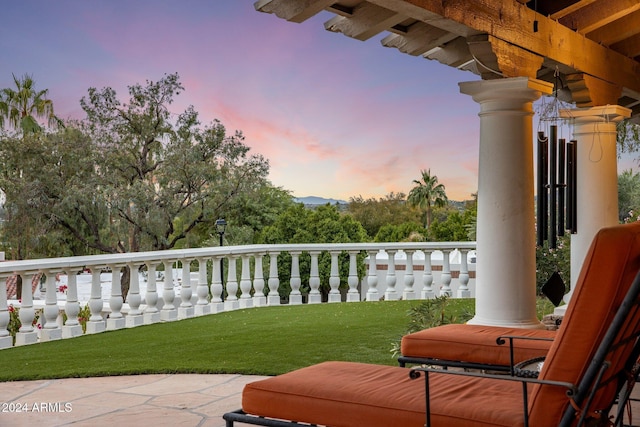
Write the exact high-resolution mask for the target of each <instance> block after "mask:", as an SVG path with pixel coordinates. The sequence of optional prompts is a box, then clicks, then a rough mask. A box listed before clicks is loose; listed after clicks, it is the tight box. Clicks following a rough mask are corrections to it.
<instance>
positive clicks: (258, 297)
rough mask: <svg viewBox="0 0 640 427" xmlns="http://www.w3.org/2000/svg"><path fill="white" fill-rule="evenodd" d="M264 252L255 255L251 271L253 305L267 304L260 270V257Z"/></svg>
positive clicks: (261, 305)
mask: <svg viewBox="0 0 640 427" xmlns="http://www.w3.org/2000/svg"><path fill="white" fill-rule="evenodd" d="M263 256H264V253H257V254H256V255H255V266H254V269H255V271H254V273H253V289H254V292H253V305H254V306H255V307H264V306H265V305H267V297H266V296H265V295H264V272H263V271H262V257H263Z"/></svg>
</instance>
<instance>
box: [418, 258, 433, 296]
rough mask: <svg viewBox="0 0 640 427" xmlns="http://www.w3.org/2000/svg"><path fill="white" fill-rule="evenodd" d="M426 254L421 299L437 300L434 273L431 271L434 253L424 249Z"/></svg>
mask: <svg viewBox="0 0 640 427" xmlns="http://www.w3.org/2000/svg"><path fill="white" fill-rule="evenodd" d="M422 252H424V270H423V274H422V291H421V292H420V298H422V299H431V298H435V297H436V294H435V292H434V291H433V287H432V285H433V271H432V269H431V254H432V253H433V252H432V251H429V250H426V249H423V250H422Z"/></svg>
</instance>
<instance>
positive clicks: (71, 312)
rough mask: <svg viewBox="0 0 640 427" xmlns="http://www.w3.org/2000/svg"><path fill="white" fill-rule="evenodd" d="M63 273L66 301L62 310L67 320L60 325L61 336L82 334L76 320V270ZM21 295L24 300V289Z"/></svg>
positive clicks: (77, 306)
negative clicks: (65, 282) (65, 281)
mask: <svg viewBox="0 0 640 427" xmlns="http://www.w3.org/2000/svg"><path fill="white" fill-rule="evenodd" d="M65 273H66V275H67V302H66V303H65V305H64V312H65V314H66V315H67V321H66V323H65V324H64V326H63V327H62V338H75V337H78V336H80V335H82V325H80V322H78V314H80V303H79V302H78V280H77V279H78V270H73V269H69V270H66V271H65ZM22 297H23V298H22V301H24V289H23V290H22ZM20 314H22V313H20Z"/></svg>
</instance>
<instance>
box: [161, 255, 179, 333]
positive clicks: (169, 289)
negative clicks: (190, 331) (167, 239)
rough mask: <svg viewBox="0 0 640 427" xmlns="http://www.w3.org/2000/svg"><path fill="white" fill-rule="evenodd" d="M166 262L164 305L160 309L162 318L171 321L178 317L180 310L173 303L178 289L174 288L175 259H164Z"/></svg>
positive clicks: (163, 289)
mask: <svg viewBox="0 0 640 427" xmlns="http://www.w3.org/2000/svg"><path fill="white" fill-rule="evenodd" d="M162 263H163V264H164V286H163V288H162V299H163V301H164V305H163V306H162V310H160V320H162V321H163V322H171V321H174V320H176V319H177V318H178V310H176V306H175V305H173V301H174V300H175V299H176V291H175V290H174V288H173V261H172V260H165V261H162Z"/></svg>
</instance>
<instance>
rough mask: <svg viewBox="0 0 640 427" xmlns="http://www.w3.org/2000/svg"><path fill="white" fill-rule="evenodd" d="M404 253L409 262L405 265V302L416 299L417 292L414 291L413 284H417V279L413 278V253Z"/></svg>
mask: <svg viewBox="0 0 640 427" xmlns="http://www.w3.org/2000/svg"><path fill="white" fill-rule="evenodd" d="M404 253H405V255H406V257H407V261H406V263H405V273H404V290H403V291H402V298H403V299H405V300H410V299H416V291H415V290H414V289H413V283H414V282H415V277H414V276H413V251H411V250H408V249H405V251H404Z"/></svg>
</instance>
